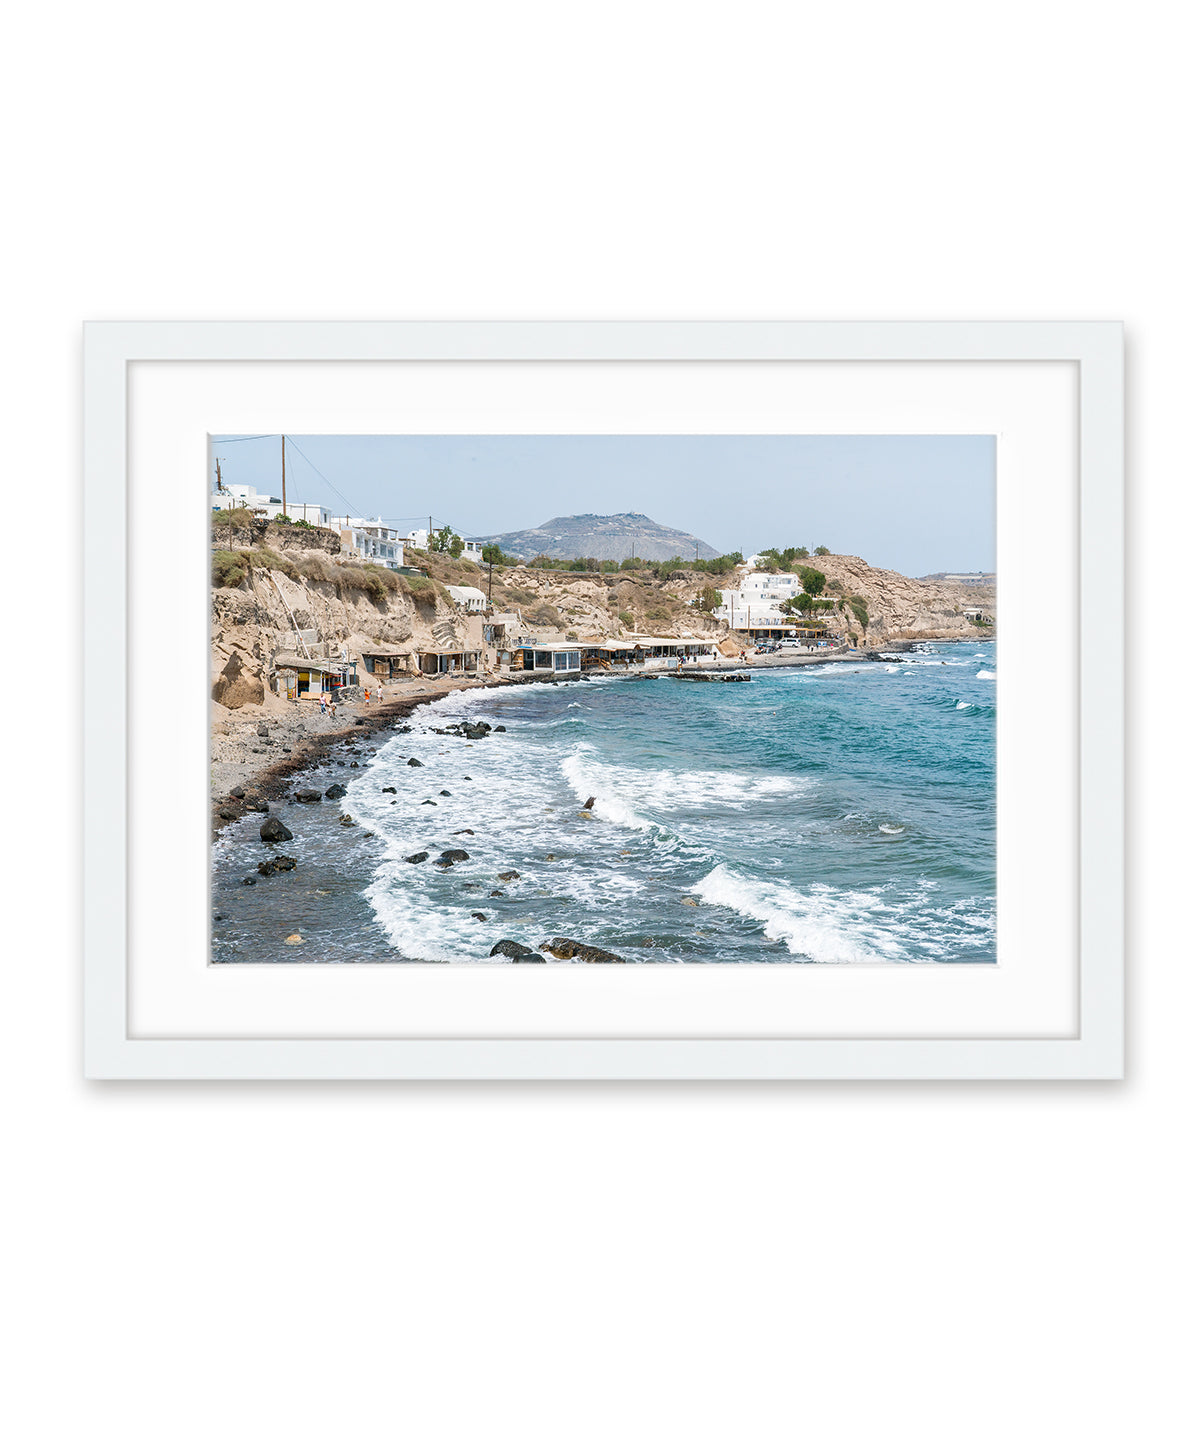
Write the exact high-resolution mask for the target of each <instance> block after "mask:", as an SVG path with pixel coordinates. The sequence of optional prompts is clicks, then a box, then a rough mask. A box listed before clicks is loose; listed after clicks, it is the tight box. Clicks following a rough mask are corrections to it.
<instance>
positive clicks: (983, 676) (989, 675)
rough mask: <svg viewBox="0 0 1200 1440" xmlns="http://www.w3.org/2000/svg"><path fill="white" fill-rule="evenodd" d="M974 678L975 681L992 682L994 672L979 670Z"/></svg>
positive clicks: (994, 675) (994, 676)
mask: <svg viewBox="0 0 1200 1440" xmlns="http://www.w3.org/2000/svg"><path fill="white" fill-rule="evenodd" d="M975 678H976V680H994V679H995V678H996V672H995V671H994V670H980V671H979V672H978V673H977V674H976V676H975Z"/></svg>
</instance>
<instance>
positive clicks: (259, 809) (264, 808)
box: [246, 800, 271, 815]
mask: <svg viewBox="0 0 1200 1440" xmlns="http://www.w3.org/2000/svg"><path fill="white" fill-rule="evenodd" d="M246 809H247V810H253V811H254V813H255V814H256V815H267V814H269V813H270V810H271V807H270V806H269V805H268V804H267V802H266V801H265V800H247V801H246Z"/></svg>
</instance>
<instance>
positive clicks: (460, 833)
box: [454, 830, 475, 835]
mask: <svg viewBox="0 0 1200 1440" xmlns="http://www.w3.org/2000/svg"><path fill="white" fill-rule="evenodd" d="M454 833H455V834H456V835H474V833H475V832H474V830H456V831H455V832H454Z"/></svg>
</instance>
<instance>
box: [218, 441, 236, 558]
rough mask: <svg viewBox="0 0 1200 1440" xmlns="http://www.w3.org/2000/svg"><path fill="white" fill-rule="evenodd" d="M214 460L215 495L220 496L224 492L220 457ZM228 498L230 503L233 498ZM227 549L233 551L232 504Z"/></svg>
mask: <svg viewBox="0 0 1200 1440" xmlns="http://www.w3.org/2000/svg"><path fill="white" fill-rule="evenodd" d="M215 458H216V462H217V494H218V495H220V494H222V493H223V492H224V490H225V486H224V485H223V484H222V482H221V457H220V456H219V455H218V456H216V457H215ZM229 498H230V501H232V500H233V496H232V495H231V496H230V497H229ZM229 548H230V549H231V550H232V549H233V505H232V504H230V506H229Z"/></svg>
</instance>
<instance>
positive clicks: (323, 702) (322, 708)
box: [321, 695, 325, 715]
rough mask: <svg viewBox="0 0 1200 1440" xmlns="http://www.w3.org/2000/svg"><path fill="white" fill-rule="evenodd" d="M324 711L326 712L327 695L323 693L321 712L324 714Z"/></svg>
mask: <svg viewBox="0 0 1200 1440" xmlns="http://www.w3.org/2000/svg"><path fill="white" fill-rule="evenodd" d="M324 713H325V696H324V695H322V696H321V714H322V715H324Z"/></svg>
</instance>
